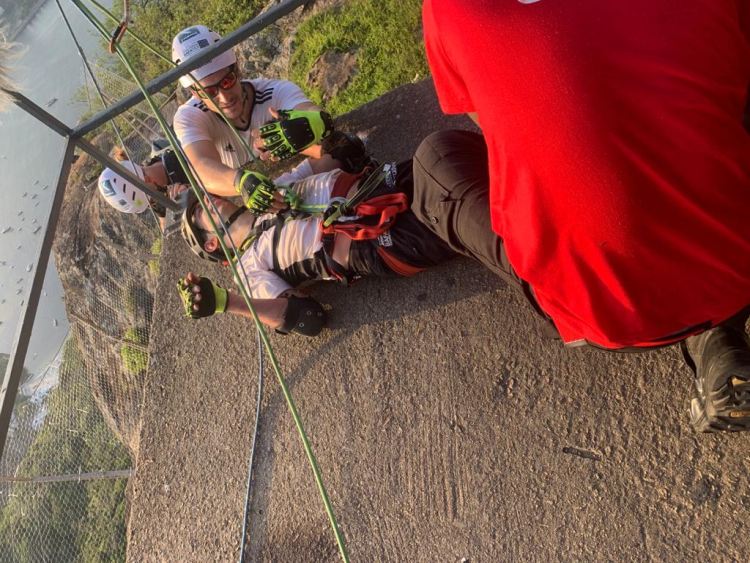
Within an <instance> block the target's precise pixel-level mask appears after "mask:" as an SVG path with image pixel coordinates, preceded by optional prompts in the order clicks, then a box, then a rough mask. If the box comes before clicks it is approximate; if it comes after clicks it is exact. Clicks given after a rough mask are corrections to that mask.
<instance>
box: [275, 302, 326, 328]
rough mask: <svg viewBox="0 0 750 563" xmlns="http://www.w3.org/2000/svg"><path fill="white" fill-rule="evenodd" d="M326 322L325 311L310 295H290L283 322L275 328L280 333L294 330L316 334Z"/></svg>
mask: <svg viewBox="0 0 750 563" xmlns="http://www.w3.org/2000/svg"><path fill="white" fill-rule="evenodd" d="M325 324H326V312H325V310H324V309H323V307H322V306H321V305H320V303H318V302H317V301H315V299H312V298H310V297H290V298H289V303H288V304H287V307H286V312H285V313H284V324H283V325H281V326H280V327H279V328H277V329H276V332H278V333H280V334H289V333H290V332H296V333H297V334H302V335H304V336H317V335H318V334H320V331H321V330H323V327H324V326H325Z"/></svg>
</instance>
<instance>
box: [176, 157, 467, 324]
mask: <svg viewBox="0 0 750 563" xmlns="http://www.w3.org/2000/svg"><path fill="white" fill-rule="evenodd" d="M246 174H248V175H249V178H248V182H247V185H250V184H251V183H253V184H254V185H255V188H254V190H253V191H252V193H250V194H243V201H245V203H246V206H245V207H240V206H238V205H235V204H233V203H231V202H229V201H227V200H225V199H221V198H212V200H213V204H214V205H215V207H216V209H215V210H214V209H211V206H210V205H209V206H208V208H209V209H210V210H211V211H210V214H211V217H212V218H213V220H214V221H215V223H216V225H217V226H218V227H219V230H220V231H221V232H222V235H223V240H224V242H225V243H226V245H227V246H228V247H230V249H231V248H232V247H233V248H236V249H237V250H236V253H235V252H234V251H231V250H230V254H232V256H231V259H232V262H233V263H235V264H236V266H237V268H238V271H239V276H240V279H241V280H242V283H243V285H244V286H245V288H246V289H247V292H248V294H249V295H250V296H251V298H252V303H253V307H254V308H255V310H256V312H257V314H258V317H259V318H260V320H261V322H263V323H264V324H266V325H268V326H269V327H271V328H274V329H276V330H277V332H280V333H282V334H288V333H290V332H295V333H299V334H303V335H305V336H315V335H317V334H318V333H319V332H320V331H321V329H322V328H323V327H324V325H325V323H326V313H325V311H324V309H323V308H322V307H321V305H320V304H319V303H318V302H317V301H315V300H314V299H313V298H311V297H309V296H307V295H306V294H305V293H304V292H302V291H300V289H299V288H300V286H301V285H302V284H304V283H306V282H312V281H317V280H332V281H339V282H342V283H344V284H348V283H351V282H353V281H355V280H357V279H359V278H362V277H365V276H383V277H390V276H410V275H413V274H416V273H418V272H420V271H422V270H424V269H426V268H428V267H430V266H434V265H437V264H440V263H442V262H444V261H446V260H448V259H449V258H451V257H453V256H454V255H455V254H454V252H453V251H452V250H450V249H449V247H448V245H447V244H446V243H445V242H443V241H442V240H440V239H439V238H438V237H437V236H435V235H434V234H432V233H431V232H430V230H429V229H428V228H426V227H425V226H424V225H423V224H422V223H420V222H419V221H418V220H417V219H416V217H415V216H414V215H413V213H412V212H411V210H410V205H411V200H412V192H413V182H412V162H411V160H407V161H405V162H401V163H398V164H396V163H388V164H384V165H382V166H374V167H372V168H367V169H366V170H365V171H364V172H363V173H360V174H351V173H347V172H344V171H342V170H334V171H329V172H324V173H321V174H316V175H312V176H310V177H308V178H306V179H304V180H302V181H300V182H297V183H295V184H293V185H291V186H285V187H280V186H277V185H274V184H273V183H272V182H271V181H270V180H269V179H268V178H266V177H264V176H262V175H260V174H257V173H254V172H250V171H248V172H246ZM250 180H251V181H252V182H251V181H250ZM279 194H281V198H282V199H281V200H279V199H278V198H277V196H278V195H279ZM207 203H209V202H207ZM182 234H183V237H184V238H185V240H186V241H187V243H188V245H189V246H190V248H191V249H192V251H193V252H194V253H195V254H196V255H198V256H199V257H201V258H204V259H207V260H213V261H224V260H225V259H226V257H225V254H224V252H223V251H222V249H221V247H220V244H219V238H218V236H217V235H216V234H215V232H214V231H213V229H212V226H211V223H210V221H209V219H208V217H207V213H206V212H205V211H204V209H203V208H202V207H201V206H200V205H199V204H198V201H197V199H194V200H193V201H192V202H191V203H189V205H188V207H187V209H186V210H185V213H184V215H183V218H182ZM178 289H179V292H180V295H181V297H182V300H183V304H184V306H185V313H186V315H187V316H189V317H192V318H201V317H208V316H211V315H214V314H217V313H224V312H229V313H233V314H237V315H242V316H246V317H250V316H251V314H250V312H249V310H248V308H247V306H246V304H245V302H244V300H243V298H242V296H241V295H238V294H235V293H232V292H229V291H227V290H225V289H224V288H222V287H219V286H218V285H216V284H215V283H213V282H212V281H211V280H210V279H208V278H205V277H200V276H197V275H195V274H193V273H188V274H187V275H186V276H185V277H184V278H182V279H181V280H180V281H179V283H178Z"/></svg>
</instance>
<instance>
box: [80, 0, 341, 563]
mask: <svg viewBox="0 0 750 563" xmlns="http://www.w3.org/2000/svg"><path fill="white" fill-rule="evenodd" d="M71 2H73V4H74V5H75V6H76V7H77V8H78V9H79V10H80V11H81V12H82V13H83V14H84V15H85V16H86V18H87V19H88V20H89V21H90V22H91V24H92V25H93V26H94V27H95V28H96V29H97V31H99V33H100V34H101V35H102V36H103V37H104V38H105V39H108V38H109V34H108V33H107V31H106V29H104V27H103V25H102V24H101V22H100V21H99V20H97V18H96V17H95V16H94V15H93V14H92V13H91V11H90V10H89V9H88V8H87V7H86V6H84V5H83V4H82V2H81V0H71ZM115 52H116V53H117V55H118V56H119V57H120V60H121V61H122V63H123V64H124V65H125V67H126V68H127V70H128V72H129V73H130V75H131V77H132V78H133V80H134V81H135V82H136V83H137V84H138V87H139V88H140V90H141V91H142V92H143V95H144V97H145V99H146V101H147V102H148V104H149V106H150V107H151V110H152V111H153V113H154V116H155V117H156V119H157V121H158V122H159V125H160V126H161V127H162V129H163V130H164V133H165V135H166V136H167V139H168V140H169V142H170V144H171V145H172V149H173V150H174V151H175V154H176V156H177V159H178V160H179V162H180V165H181V166H182V168H183V170H184V171H185V174H186V176H187V177H188V181H189V183H190V187H191V189H192V190H193V193H194V194H195V196H196V197H197V198H198V202H199V204H200V205H201V207H202V209H203V210H204V212H205V213H206V216H207V217H208V218H209V221H210V222H211V226H212V228H213V230H214V232H215V233H218V232H219V229H218V227H217V225H216V223H215V222H214V220H213V217H212V215H211V213H210V212H209V210H208V207H207V206H206V204H205V203H204V201H203V197H202V196H203V192H202V191H201V188H199V187H198V182H197V180H196V178H195V176H194V175H193V173H192V171H191V169H190V166H188V163H187V160H186V159H185V156H184V154H183V153H182V150H181V147H180V145H179V142H178V141H177V138H176V137H175V135H174V133H173V132H172V131H171V128H170V127H169V126H168V124H167V123H166V121H165V120H164V117H163V116H162V115H161V112H160V111H159V109H158V107H157V106H156V104H155V102H154V101H153V99H152V98H151V96H150V95H149V93H148V91H147V90H146V87H145V85H144V84H143V82H142V81H141V79H140V78H139V77H138V75H137V73H136V72H135V69H134V68H133V66H132V64H131V63H130V60H129V58H128V56H127V55H126V54H125V52H124V51H123V50H122V48H121V47H120V45H119V44H117V43H116V44H115ZM218 239H219V243H220V245H221V249H222V250H223V251H224V254H225V255H226V256H227V257H230V256H231V252H230V250H229V248H228V247H227V245H226V243H225V241H224V240H223V237H221V236H219V237H218ZM230 263H231V261H230ZM231 270H232V276H233V278H234V281H235V283H236V285H237V286H238V288H239V290H240V293H241V294H242V297H243V299H244V301H245V304H246V305H247V307H248V310H249V311H250V313H251V315H252V318H253V321H254V322H255V326H256V328H257V329H258V332H259V334H260V337H261V339H262V340H263V345H264V346H265V348H266V352H267V353H268V357H269V359H270V360H271V365H272V366H273V370H274V373H275V374H276V378H277V380H278V382H279V386H280V387H281V391H282V393H283V395H284V399H285V400H286V403H287V406H288V408H289V411H290V413H291V415H292V419H293V420H294V424H295V426H296V427H297V432H298V434H299V436H300V439H301V440H302V446H303V448H304V450H305V454H306V455H307V459H308V461H309V463H310V466H311V467H312V471H313V475H314V477H315V484H316V485H317V487H318V492H319V493H320V496H321V498H322V500H323V505H324V507H325V511H326V514H327V516H328V520H329V522H330V524H331V528H332V531H333V534H334V536H335V538H336V543H337V545H338V549H339V553H340V554H341V559H342V560H343V561H344V562H345V563H349V556H348V554H347V551H346V545H345V543H344V538H343V536H342V535H341V531H340V529H339V526H338V523H337V521H336V516H335V515H334V513H333V508H332V506H331V502H330V500H329V498H328V493H327V492H326V488H325V485H324V484H323V478H322V476H321V473H320V468H319V466H318V462H317V460H316V458H315V455H314V454H313V451H312V447H311V446H310V441H309V439H308V437H307V433H306V432H305V429H304V427H303V425H302V420H301V419H300V416H299V413H298V411H297V407H296V406H295V404H294V400H293V399H292V395H291V393H290V392H289V388H288V387H287V384H286V381H285V380H284V376H283V375H282V373H281V367H280V366H279V361H278V359H277V358H276V354H275V353H274V351H273V348H272V347H271V343H270V341H269V339H268V334H267V333H266V330H265V327H264V326H263V324H262V323H261V322H260V319H259V317H258V314H257V312H256V310H255V307H253V304H252V302H251V300H250V296H249V295H248V292H247V288H246V287H245V284H243V283H242V282H241V280H240V277H239V273H238V272H237V268H236V267H234V266H232V267H231ZM243 273H244V272H243ZM245 278H247V276H246V274H245Z"/></svg>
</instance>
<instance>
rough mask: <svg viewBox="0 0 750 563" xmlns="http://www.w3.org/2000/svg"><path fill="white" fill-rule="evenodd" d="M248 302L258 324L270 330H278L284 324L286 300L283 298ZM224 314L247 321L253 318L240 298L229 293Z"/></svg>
mask: <svg viewBox="0 0 750 563" xmlns="http://www.w3.org/2000/svg"><path fill="white" fill-rule="evenodd" d="M250 302H251V303H252V305H253V307H254V308H255V312H256V313H257V314H258V318H259V319H260V322H262V323H263V324H264V325H267V326H269V327H271V328H278V327H280V326H281V325H282V324H283V323H284V312H285V311H286V306H287V302H288V299H286V298H283V297H282V298H279V299H251V300H250ZM226 312H227V313H232V314H233V315H240V316H242V317H246V318H248V319H252V318H253V316H252V314H251V313H250V310H249V309H248V308H247V305H246V304H245V300H244V299H243V298H242V296H241V295H238V294H236V293H233V292H231V291H230V292H229V298H228V300H227V309H226Z"/></svg>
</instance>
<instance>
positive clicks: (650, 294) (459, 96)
mask: <svg viewBox="0 0 750 563" xmlns="http://www.w3.org/2000/svg"><path fill="white" fill-rule="evenodd" d="M423 19H424V35H425V46H426V50H427V57H428V60H429V63H430V67H431V69H432V75H433V79H434V82H435V86H436V89H437V92H438V98H439V100H440V104H441V107H442V109H443V111H445V112H446V113H468V114H470V115H471V117H472V118H473V119H474V120H475V121H476V122H477V124H478V125H479V127H480V128H481V130H482V135H478V134H475V133H472V132H468V131H447V132H439V133H436V134H433V135H432V136H430V137H428V138H427V139H425V141H424V142H423V143H422V145H421V146H420V148H419V149H418V151H417V154H416V156H415V160H414V169H415V199H414V204H413V210H414V212H415V213H416V214H417V216H418V217H420V218H421V219H422V220H423V221H424V222H425V223H426V224H428V225H430V226H431V228H432V229H433V230H434V231H435V232H436V233H437V234H438V235H440V236H441V237H442V238H444V239H445V240H446V241H448V242H449V243H450V244H451V245H452V247H453V248H454V250H457V251H458V252H461V253H463V254H465V255H469V256H472V257H474V258H477V259H479V260H481V261H482V262H483V263H485V264H486V265H488V266H489V267H490V268H492V269H493V270H494V271H496V272H498V273H500V274H502V275H504V276H505V277H506V278H510V279H512V280H513V281H516V282H517V283H518V285H519V286H520V287H522V288H524V290H525V293H526V294H527V295H528V296H529V297H530V298H531V300H532V302H533V303H534V304H535V305H536V306H537V307H538V309H539V310H540V311H541V312H542V313H543V314H544V315H545V316H546V317H547V318H548V319H549V320H550V321H551V322H552V323H553V324H554V327H555V329H556V330H557V332H558V333H559V335H560V337H561V339H562V340H563V342H564V343H565V344H566V345H576V344H591V345H595V346H598V347H601V348H605V349H620V350H623V349H631V348H639V349H643V348H647V347H655V346H660V345H666V344H672V343H676V342H682V347H683V351H684V353H685V358H686V360H687V361H688V363H689V364H690V365H691V367H692V368H693V369H694V371H695V372H696V377H697V381H698V394H697V396H696V398H695V399H694V400H693V402H692V405H691V419H692V422H693V425H694V427H695V428H696V429H698V430H701V431H709V430H716V429H718V430H748V429H750V345H749V343H748V338H747V335H746V333H745V321H746V319H747V316H748V312H750V305H749V304H750V135H748V133H747V131H745V129H744V128H743V113H744V110H745V107H746V106H745V105H746V102H747V97H748V85H749V84H750V25H749V22H750V7H748V5H747V2H746V0H694V1H693V2H691V3H690V7H689V9H688V8H686V6H685V5H684V2H681V1H679V0H631V1H630V2H602V1H601V0H578V1H577V2H560V1H557V0H502V1H499V0H474V1H473V2H470V3H469V2H464V1H462V0H425V2H424V6H423ZM493 231H494V232H493Z"/></svg>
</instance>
